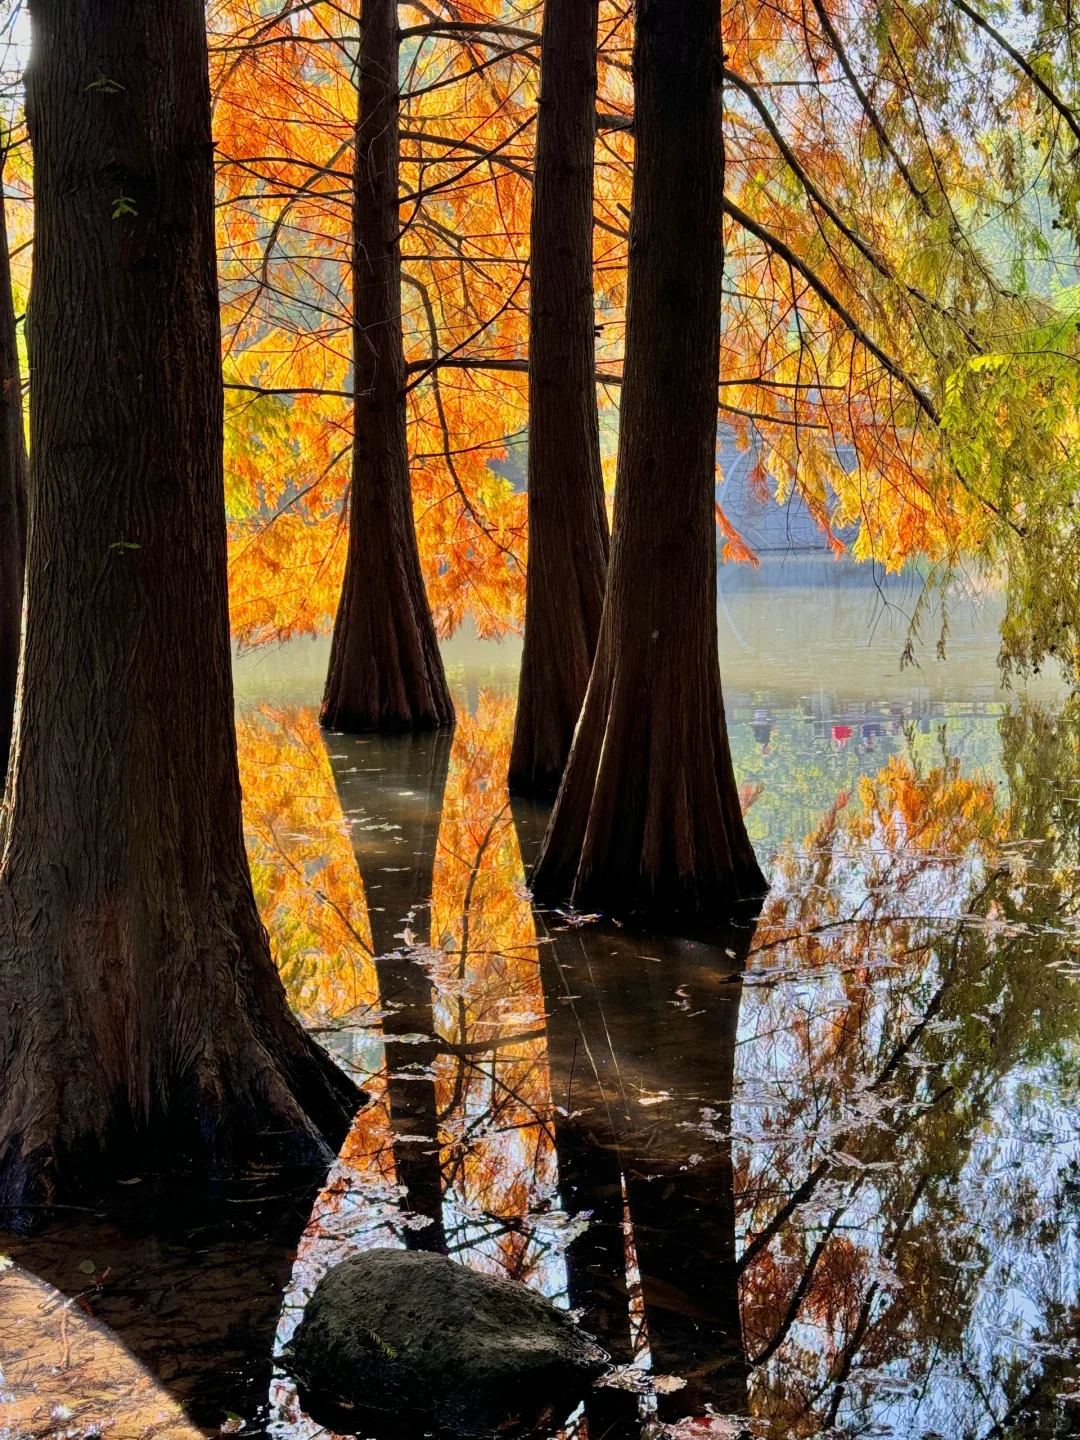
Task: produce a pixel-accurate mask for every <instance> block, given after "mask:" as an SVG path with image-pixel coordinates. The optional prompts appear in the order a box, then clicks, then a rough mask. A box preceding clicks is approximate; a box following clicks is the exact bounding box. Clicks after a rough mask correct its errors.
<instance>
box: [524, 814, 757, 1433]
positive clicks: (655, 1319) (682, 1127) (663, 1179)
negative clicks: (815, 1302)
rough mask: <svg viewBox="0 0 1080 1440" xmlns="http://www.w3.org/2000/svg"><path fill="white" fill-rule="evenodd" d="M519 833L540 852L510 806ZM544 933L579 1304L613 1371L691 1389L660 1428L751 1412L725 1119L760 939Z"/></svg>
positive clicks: (664, 1407) (599, 1409) (580, 930)
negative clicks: (578, 1224)
mask: <svg viewBox="0 0 1080 1440" xmlns="http://www.w3.org/2000/svg"><path fill="white" fill-rule="evenodd" d="M515 818H516V819H517V821H518V827H519V834H520V835H521V837H522V846H523V849H525V850H526V851H527V852H528V851H531V849H532V848H533V847H534V845H535V839H536V835H537V833H538V831H539V829H540V825H541V823H542V818H543V817H542V815H539V814H538V812H537V811H536V810H535V809H534V808H533V807H531V806H528V805H527V804H515ZM545 921H546V924H545ZM538 924H539V925H541V926H545V928H546V929H547V932H548V933H547V937H546V938H548V939H550V942H551V943H550V945H548V946H546V947H545V948H544V949H542V951H541V974H542V976H543V981H544V993H545V1001H546V1005H547V1013H548V1058H549V1065H550V1068H551V1075H552V1087H553V1094H554V1096H555V1097H556V1099H557V1101H558V1102H559V1105H558V1106H557V1108H556V1112H555V1116H556V1118H555V1133H556V1145H557V1150H558V1158H559V1189H560V1194H561V1196H562V1200H563V1204H564V1205H565V1206H566V1208H567V1209H568V1210H574V1211H578V1212H582V1211H584V1212H590V1214H591V1220H590V1224H589V1226H588V1228H587V1229H586V1230H585V1231H584V1233H583V1234H582V1235H580V1236H579V1237H578V1238H576V1239H575V1240H574V1241H573V1242H572V1243H571V1245H570V1246H569V1248H568V1250H567V1268H568V1278H569V1292H570V1299H571V1303H572V1304H574V1305H575V1306H577V1307H579V1308H580V1309H582V1311H583V1312H584V1319H583V1323H584V1324H585V1325H586V1326H587V1327H588V1328H590V1329H592V1330H593V1332H594V1333H596V1334H598V1335H599V1336H600V1338H601V1339H602V1341H603V1343H604V1344H605V1345H606V1347H607V1348H608V1349H609V1351H610V1352H611V1353H612V1354H613V1356H615V1357H616V1358H618V1359H620V1360H622V1361H623V1362H626V1361H629V1360H631V1359H635V1360H636V1363H638V1364H641V1361H642V1357H643V1354H644V1352H645V1351H646V1349H647V1351H648V1356H649V1361H650V1364H651V1367H652V1369H654V1370H655V1371H656V1372H658V1373H662V1374H666V1373H671V1374H675V1375H677V1376H678V1377H680V1378H681V1379H682V1380H683V1381H684V1382H685V1386H684V1388H682V1389H680V1390H678V1391H676V1392H675V1393H673V1394H670V1395H661V1396H660V1397H659V1410H660V1413H661V1415H663V1414H665V1413H667V1414H670V1415H671V1416H672V1417H673V1418H674V1417H677V1416H685V1415H688V1414H693V1415H701V1414H703V1413H705V1411H706V1407H712V1408H713V1409H715V1410H717V1411H719V1412H728V1413H742V1412H745V1410H746V1380H747V1366H746V1362H745V1357H744V1353H743V1341H742V1329H741V1323H740V1316H739V1300H738V1271H737V1265H736V1253H735V1192H734V1176H733V1171H732V1156H731V1141H730V1118H731V1100H732V1091H733V1085H734V1077H735V1053H736V1037H737V1032H738V1024H739V1002H740V995H741V986H740V974H739V972H740V970H741V967H742V963H743V960H744V958H745V955H746V951H747V949H748V947H749V945H750V941H751V936H752V934H753V926H752V923H748V924H745V925H743V926H742V927H739V928H735V929H732V930H730V931H729V932H727V933H725V934H724V935H716V936H714V937H712V940H711V943H710V944H708V945H704V944H693V943H691V942H689V941H680V940H673V939H658V938H649V939H648V941H644V940H642V938H641V937H635V936H631V935H629V934H628V933H627V932H626V931H625V930H615V931H612V930H610V929H608V928H607V927H595V926H582V927H577V926H572V925H567V924H563V923H559V917H558V916H557V915H556V916H547V917H545V916H544V915H543V912H540V913H539V914H538ZM643 952H647V954H643ZM702 1107H704V1108H705V1110H706V1112H707V1113H708V1115H709V1117H710V1126H709V1131H710V1133H709V1135H708V1137H707V1138H706V1137H704V1136H703V1135H702V1133H701V1131H700V1125H699V1122H700V1117H701V1111H702ZM690 1126H693V1141H692V1143H691V1139H690V1132H689V1130H688V1127H690ZM700 1152H704V1153H700ZM617 1408H618V1407H617V1406H616V1405H615V1404H613V1403H612V1401H611V1400H610V1399H609V1397H607V1396H605V1395H604V1394H603V1392H601V1393H600V1394H599V1395H598V1396H597V1397H596V1398H595V1399H594V1400H593V1401H592V1402H591V1404H590V1408H589V1420H590V1426H591V1427H593V1428H597V1429H598V1430H599V1432H600V1433H603V1432H605V1431H607V1430H608V1429H609V1427H610V1425H611V1424H612V1421H613V1419H614V1418H615V1416H614V1415H613V1411H614V1412H617ZM620 1418H621V1419H622V1421H623V1424H624V1425H625V1424H626V1423H627V1417H626V1416H625V1415H624V1416H622V1417H620Z"/></svg>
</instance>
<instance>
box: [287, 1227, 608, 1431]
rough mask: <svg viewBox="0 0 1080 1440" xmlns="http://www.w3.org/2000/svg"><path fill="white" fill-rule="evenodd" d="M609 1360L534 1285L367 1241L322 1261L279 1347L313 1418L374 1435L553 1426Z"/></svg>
mask: <svg viewBox="0 0 1080 1440" xmlns="http://www.w3.org/2000/svg"><path fill="white" fill-rule="evenodd" d="M606 1361H607V1356H606V1355H605V1354H604V1352H603V1351H602V1350H601V1349H600V1347H599V1346H598V1345H597V1344H596V1343H595V1342H594V1341H593V1340H592V1337H591V1336H588V1335H586V1334H585V1333H584V1331H581V1330H579V1329H578V1328H577V1326H576V1325H575V1324H574V1323H573V1321H572V1320H571V1319H570V1318H569V1316H568V1315H567V1314H566V1313H565V1311H561V1310H556V1309H555V1307H554V1306H553V1305H551V1304H550V1303H549V1302H548V1301H547V1300H545V1299H544V1298H543V1297H542V1296H540V1295H537V1294H536V1292H535V1291H533V1290H529V1289H527V1288H526V1287H525V1286H524V1285H519V1284H518V1283H517V1282H516V1281H514V1280H504V1279H498V1278H496V1277H495V1276H492V1275H481V1274H478V1273H477V1272H476V1271H475V1270H468V1269H466V1267H465V1266H463V1265H457V1264H455V1263H454V1261H452V1260H447V1259H446V1258H445V1256H442V1255H434V1254H430V1253H428V1252H426V1251H416V1250H365V1251H363V1252H362V1253H361V1254H359V1255H354V1256H353V1257H352V1258H351V1259H349V1260H345V1261H343V1262H342V1263H341V1264H340V1265H335V1266H334V1268H333V1269H332V1270H329V1271H327V1273H326V1274H325V1275H324V1276H323V1278H322V1279H321V1280H320V1281H319V1284H318V1286H317V1287H316V1289H315V1293H314V1295H313V1296H312V1297H311V1299H310V1300H309V1302H308V1306H307V1309H306V1311H305V1312H304V1318H303V1320H302V1321H301V1323H300V1326H299V1328H298V1329H297V1331H296V1334H295V1336H294V1337H293V1341H292V1345H291V1346H290V1348H289V1351H288V1352H287V1354H286V1357H285V1362H286V1365H287V1367H288V1369H289V1370H290V1372H291V1373H292V1375H293V1378H294V1379H295V1380H296V1382H297V1392H298V1395H299V1398H300V1404H301V1405H302V1406H303V1408H304V1409H305V1410H306V1411H307V1413H308V1414H309V1415H310V1416H311V1417H312V1419H314V1420H316V1421H317V1422H318V1423H319V1424H320V1425H325V1426H326V1427H327V1428H328V1429H330V1430H334V1431H337V1432H338V1433H339V1434H347V1435H363V1436H372V1435H378V1436H380V1437H382V1436H401V1437H405V1436H409V1437H412V1436H416V1437H420V1436H423V1435H425V1434H433V1435H448V1436H461V1437H481V1436H490V1435H496V1434H497V1435H499V1436H500V1437H506V1436H510V1435H514V1434H521V1433H527V1432H529V1431H531V1430H534V1429H536V1428H538V1427H539V1426H542V1425H544V1424H547V1423H553V1424H554V1425H558V1424H559V1423H560V1422H561V1421H562V1420H564V1419H565V1418H566V1417H567V1415H568V1414H569V1413H570V1412H571V1410H573V1408H574V1406H575V1405H576V1404H577V1402H578V1401H579V1400H580V1399H581V1398H582V1396H583V1395H584V1394H585V1391H586V1390H587V1388H588V1386H589V1385H590V1383H591V1382H592V1380H593V1379H595V1378H596V1376H598V1375H599V1374H601V1373H602V1372H603V1371H604V1370H605V1369H606Z"/></svg>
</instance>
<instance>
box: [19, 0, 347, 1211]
mask: <svg viewBox="0 0 1080 1440" xmlns="http://www.w3.org/2000/svg"><path fill="white" fill-rule="evenodd" d="M203 10H204V7H203V4H202V0H170V3H169V4H167V5H162V4H160V3H159V0H31V6H30V14H31V22H32V27H33V32H32V33H33V49H32V55H31V63H30V68H29V72H28V76H27V86H28V94H27V108H28V116H29V123H30V131H31V138H32V141H33V145H34V185H35V215H36V234H35V255H34V280H33V300H32V303H31V307H30V354H31V356H32V364H33V372H32V388H31V454H32V456H33V477H32V483H31V497H32V502H31V516H30V533H29V540H28V549H27V628H26V640H25V645H26V650H25V657H24V663H23V681H22V684H23V688H22V708H21V714H20V723H19V731H18V735H17V737H16V746H15V757H14V762H13V765H12V770H11V789H10V805H11V809H10V817H9V822H8V827H7V831H6V835H5V848H4V854H3V860H2V865H0V1204H3V1205H6V1206H12V1205H14V1206H18V1205H20V1204H22V1203H24V1202H31V1203H32V1202H34V1201H35V1200H41V1199H43V1198H44V1199H50V1198H52V1197H53V1196H54V1195H55V1196H57V1197H61V1196H62V1195H63V1194H64V1193H69V1194H70V1193H71V1192H72V1191H77V1192H78V1194H79V1198H80V1200H81V1201H83V1202H84V1203H85V1199H86V1197H87V1196H88V1195H90V1194H93V1193H95V1192H97V1191H99V1190H101V1189H102V1188H103V1187H104V1186H105V1185H106V1184H107V1182H108V1181H110V1180H111V1179H114V1178H120V1177H123V1176H124V1175H125V1174H126V1175H130V1174H132V1172H134V1173H137V1174H139V1175H143V1176H146V1175H147V1174H148V1173H150V1172H151V1171H153V1170H154V1169H157V1170H160V1171H164V1170H174V1169H178V1168H189V1169H191V1170H193V1171H196V1172H203V1173H205V1172H209V1173H211V1174H219V1173H223V1172H230V1171H233V1170H235V1169H237V1168H238V1167H239V1166H241V1165H242V1164H244V1163H246V1162H248V1161H251V1160H256V1161H259V1162H274V1163H281V1162H284V1163H290V1164H291V1163H299V1164H305V1165H308V1164H310V1165H324V1164H326V1163H327V1162H328V1161H329V1159H330V1158H332V1150H331V1149H330V1148H329V1147H331V1146H336V1145H337V1143H338V1142H339V1141H340V1140H341V1139H342V1138H343V1137H344V1135H345V1134H346V1132H347V1130H348V1127H349V1123H350V1120H351V1117H352V1114H353V1111H354V1110H355V1107H356V1105H357V1103H358V1099H359V1098H360V1093H359V1092H358V1091H357V1090H356V1088H355V1086H354V1085H353V1084H352V1082H351V1081H349V1080H348V1079H346V1077H345V1076H344V1075H343V1074H342V1073H341V1072H340V1071H339V1070H338V1069H337V1067H336V1066H335V1065H334V1064H333V1062H332V1061H331V1060H330V1059H329V1057H328V1056H327V1055H326V1054H325V1052H323V1051H322V1050H321V1049H320V1048H319V1047H318V1046H317V1045H315V1044H314V1043H313V1042H312V1041H311V1040H310V1039H309V1038H308V1037H307V1036H306V1035H305V1033H304V1032H303V1030H302V1029H301V1028H300V1026H299V1024H298V1023H297V1021H296V1020H295V1018H294V1017H293V1016H292V1014H291V1013H290V1011H289V1009H288V1005H287V1003H286V999H285V992H284V989H283V987H282V985H281V981H280V979H279V978H278V974H277V971H276V969H275V967H274V964H273V961H272V959H271V956H270V950H269V945H268V942H267V938H266V933H265V931H264V930H263V927H262V924H261V923H260V920H259V915H258V911H257V909H256V906H255V899H254V896H253V893H252V888H251V878H250V874H249V871H248V865H247V857H246V855H245V852H244V841H243V832H242V828H241V814H240V784H239V777H238V773H237V763H236V739H235V732H234V729H233V712H232V678H231V670H230V654H229V631H228V610H227V597H226V578H225V513H224V487H223V481H222V390H221V369H220V332H219V320H218V305H217V284H216V266H215V251H214V219H213V215H214V190H213V144H212V141H211V137H210V93H209V84H208V79H207V68H206V66H207V57H206V27H205V17H204V13H203Z"/></svg>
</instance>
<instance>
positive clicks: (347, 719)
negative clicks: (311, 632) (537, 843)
mask: <svg viewBox="0 0 1080 1440" xmlns="http://www.w3.org/2000/svg"><path fill="white" fill-rule="evenodd" d="M398 44H399V42H398V15H397V0H363V3H362V4H361V7H360V56H359V65H358V81H357V90H358V93H357V116H356V140H355V144H354V147H353V251H352V282H353V317H352V333H353V391H354V409H353V467H352V485H351V486H350V490H349V542H348V552H347V555H346V561H345V581H344V584H343V586H342V591H341V598H340V600H339V602H338V611H337V618H336V620H335V622H334V636H333V641H332V643H331V649H330V668H329V672H328V674H327V677H326V691H325V693H324V695H323V707H322V721H323V724H324V725H327V726H329V727H330V729H332V730H344V731H358V730H430V729H435V728H438V727H439V726H442V725H452V724H453V723H454V706H453V702H452V700H451V699H450V691H449V689H448V687H447V684H446V676H445V674H444V672H443V663H442V656H441V655H440V654H439V644H438V639H437V637H436V634H435V626H434V623H433V622H432V618H431V610H430V608H429V606H428V601H427V593H426V591H425V589H424V577H423V575H422V574H421V572H420V552H419V549H418V547H417V543H416V529H415V526H414V524H413V512H412V487H411V482H410V478H409V455H408V449H407V445H406V427H405V419H406V416H405V355H404V351H403V349H402V342H401V244H400V241H399V238H398V232H399V228H400V223H401V222H400V216H399V210H398V152H399V147H400V142H399V140H398V102H399V96H398Z"/></svg>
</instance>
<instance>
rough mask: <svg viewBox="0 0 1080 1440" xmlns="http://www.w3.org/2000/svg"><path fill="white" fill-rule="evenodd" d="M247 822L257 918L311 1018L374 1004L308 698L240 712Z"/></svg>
mask: <svg viewBox="0 0 1080 1440" xmlns="http://www.w3.org/2000/svg"><path fill="white" fill-rule="evenodd" d="M236 736H237V743H238V748H239V755H240V778H241V781H242V784H243V787H244V829H245V833H246V836H247V847H248V855H249V858H250V860H251V873H252V878H253V880H254V883H255V894H256V898H257V899H258V902H259V910H260V913H261V915H262V918H263V923H264V924H265V925H266V928H267V930H268V932H269V934H270V943H271V946H272V948H273V952H274V958H275V959H276V961H277V964H278V969H279V970H280V971H281V977H282V979H283V980H284V982H285V988H286V990H287V991H288V994H289V1000H290V1002H291V1004H292V1005H293V1007H294V1009H296V1010H297V1011H298V1012H299V1014H300V1015H301V1016H302V1017H303V1018H304V1020H305V1021H307V1022H308V1023H326V1022H327V1021H329V1020H333V1019H337V1018H340V1017H343V1016H346V1015H348V1016H350V1017H351V1018H352V1019H353V1020H358V1019H361V1018H362V1015H363V1012H364V1011H365V1010H366V1009H367V1008H369V1007H374V1006H375V1004H376V995H377V991H376V986H375V973H374V969H373V967H372V965H371V927H370V924H369V923H368V913H367V903H366V900H365V898H364V886H363V882H362V881H361V878H360V871H359V869H358V868H357V865H356V860H355V859H354V857H353V851H352V845H351V843H350V841H349V834H348V827H347V826H346V824H345V820H344V817H343V816H342V813H341V804H340V802H339V800H338V796H337V791H336V789H335V788H334V777H333V773H332V771H331V769H330V761H329V759H328V757H327V753H326V746H325V744H324V743H323V738H322V732H321V731H320V729H319V724H318V718H317V715H316V712H315V709H314V707H312V706H308V705H301V706H295V705H294V706H287V707H283V708H281V709H272V708H270V707H269V706H263V707H260V708H259V709H256V710H248V711H245V712H243V713H242V714H241V715H239V716H238V718H237V723H236Z"/></svg>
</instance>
